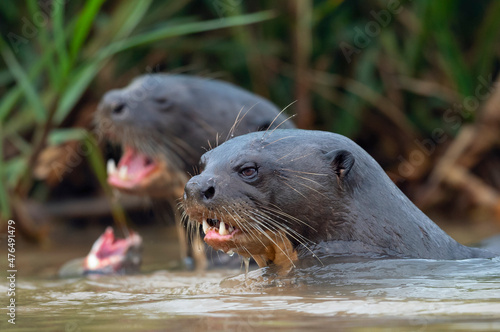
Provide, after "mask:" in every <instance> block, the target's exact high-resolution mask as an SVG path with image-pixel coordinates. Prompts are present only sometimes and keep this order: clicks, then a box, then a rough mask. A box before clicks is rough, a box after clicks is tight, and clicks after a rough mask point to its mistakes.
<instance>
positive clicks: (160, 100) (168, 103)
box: [154, 97, 172, 110]
mask: <svg viewBox="0 0 500 332" xmlns="http://www.w3.org/2000/svg"><path fill="white" fill-rule="evenodd" d="M154 101H155V102H156V103H157V104H158V105H159V106H160V107H161V110H166V109H167V108H169V107H170V106H172V101H171V100H169V99H167V98H163V97H158V98H155V99H154Z"/></svg>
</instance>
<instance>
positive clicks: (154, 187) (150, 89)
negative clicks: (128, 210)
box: [95, 74, 293, 197]
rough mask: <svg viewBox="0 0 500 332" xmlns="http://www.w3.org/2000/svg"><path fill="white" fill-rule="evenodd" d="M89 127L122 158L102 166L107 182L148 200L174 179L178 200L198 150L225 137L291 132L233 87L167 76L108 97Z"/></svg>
mask: <svg viewBox="0 0 500 332" xmlns="http://www.w3.org/2000/svg"><path fill="white" fill-rule="evenodd" d="M247 113H248V114H247ZM95 122H96V124H97V133H98V134H99V135H100V136H105V137H107V138H108V139H110V140H111V141H113V142H114V143H118V144H120V145H121V146H122V148H123V150H124V154H123V156H122V158H121V160H120V161H119V163H118V167H116V165H115V163H114V162H113V161H110V162H108V182H109V183H110V184H111V185H112V186H114V187H117V188H118V189H121V190H125V191H130V192H134V193H142V194H149V195H150V196H163V193H165V192H166V190H165V189H166V188H170V187H172V186H173V185H176V183H172V181H171V179H175V178H179V176H178V175H181V178H183V182H182V181H181V182H182V186H181V195H182V190H183V188H184V184H185V182H186V181H187V178H186V176H185V175H182V174H181V173H182V172H185V171H186V170H187V171H192V166H193V165H196V164H197V163H198V161H199V158H200V156H201V155H202V154H203V152H204V151H205V150H204V148H208V147H209V146H210V145H217V143H218V142H219V140H224V138H225V137H226V134H227V136H228V137H229V136H231V135H240V134H243V133H247V132H250V131H256V130H260V129H266V128H267V127H268V126H270V125H271V124H273V123H274V124H273V125H274V126H277V125H281V127H293V124H291V122H286V121H285V122H284V123H283V116H282V115H281V116H280V115H279V114H278V110H277V109H276V107H275V106H274V105H272V104H270V103H269V102H268V101H265V100H263V99H262V98H259V97H257V96H256V95H253V94H251V93H248V92H246V91H244V90H242V89H239V88H237V87H235V86H233V85H230V84H227V83H224V82H220V81H216V80H207V79H203V78H198V77H194V76H186V75H165V74H150V75H144V76H140V77H139V78H137V79H135V80H134V81H133V82H132V83H131V84H130V85H128V86H127V87H125V88H123V89H118V90H112V91H109V92H108V93H106V94H105V95H104V97H103V98H102V101H101V103H100V104H99V106H98V109H97V112H96V115H95ZM208 139H210V142H208V143H207V141H208ZM169 171H173V172H174V173H173V175H172V174H168V172H169ZM179 197H180V196H179Z"/></svg>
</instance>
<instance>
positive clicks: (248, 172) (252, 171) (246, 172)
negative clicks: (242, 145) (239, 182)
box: [240, 167, 257, 179]
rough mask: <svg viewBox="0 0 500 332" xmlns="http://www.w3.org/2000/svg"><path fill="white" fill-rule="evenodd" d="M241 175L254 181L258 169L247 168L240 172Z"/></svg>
mask: <svg viewBox="0 0 500 332" xmlns="http://www.w3.org/2000/svg"><path fill="white" fill-rule="evenodd" d="M240 175H241V176H242V177H244V178H247V179H252V178H254V177H255V176H256V175H257V168H255V167H245V168H243V169H242V170H241V171H240Z"/></svg>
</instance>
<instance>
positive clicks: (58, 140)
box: [47, 128, 88, 145]
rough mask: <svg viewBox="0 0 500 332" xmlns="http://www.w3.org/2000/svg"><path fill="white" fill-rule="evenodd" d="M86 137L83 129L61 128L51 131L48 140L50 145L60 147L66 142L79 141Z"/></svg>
mask: <svg viewBox="0 0 500 332" xmlns="http://www.w3.org/2000/svg"><path fill="white" fill-rule="evenodd" d="M86 135H88V133H87V131H86V130H85V129H83V128H61V129H53V130H52V131H51V132H50V134H49V138H48V140H47V141H48V143H49V144H50V145H60V144H63V143H66V142H68V141H80V140H82V139H83V138H85V137H86Z"/></svg>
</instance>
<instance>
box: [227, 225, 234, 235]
mask: <svg viewBox="0 0 500 332" xmlns="http://www.w3.org/2000/svg"><path fill="white" fill-rule="evenodd" d="M227 230H228V232H229V234H231V233H232V232H233V230H234V228H233V226H231V225H229V227H228V228H227Z"/></svg>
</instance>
